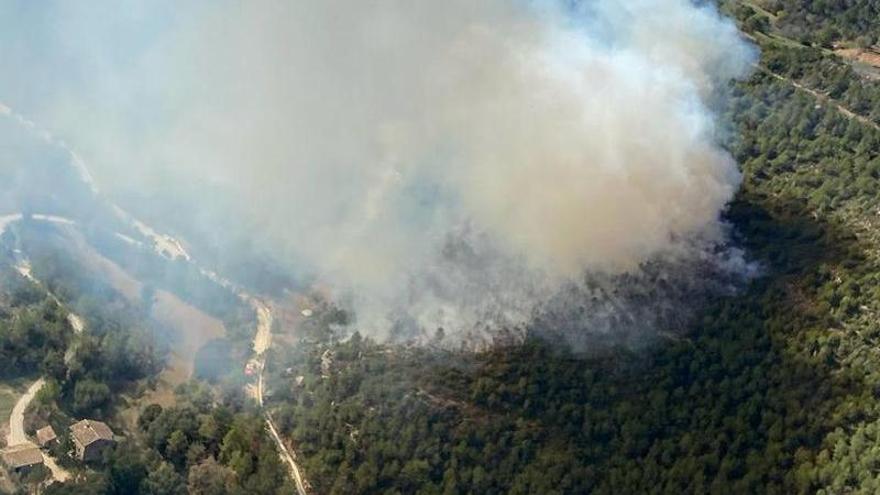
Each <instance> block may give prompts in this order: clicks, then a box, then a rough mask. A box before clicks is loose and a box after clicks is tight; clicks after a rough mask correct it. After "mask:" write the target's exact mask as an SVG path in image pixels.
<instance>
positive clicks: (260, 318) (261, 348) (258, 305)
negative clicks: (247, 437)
mask: <svg viewBox="0 0 880 495" xmlns="http://www.w3.org/2000/svg"><path fill="white" fill-rule="evenodd" d="M241 295H242V297H243V298H245V299H247V300H248V301H249V302H250V303H251V306H253V308H254V311H255V312H256V314H257V332H256V334H255V335H254V345H253V349H254V356H253V357H252V358H251V362H253V363H254V367H255V368H256V371H257V384H256V389H255V390H254V395H255V398H256V399H257V403H258V404H259V405H260V407H261V408H262V407H263V369H264V368H265V367H266V351H268V350H269V347H270V346H271V345H272V321H273V318H272V310H271V309H270V308H269V306H267V305H266V303H264V302H262V301H260V300H259V299H257V298H255V297H253V296H249V295H247V294H246V293H242V294H241ZM263 417H265V418H266V427H267V428H268V430H269V435H270V436H271V437H272V440H273V441H274V442H275V446H276V448H277V449H278V455H279V456H280V457H281V460H282V461H283V462H284V464H286V465H287V468H288V471H289V472H290V476H291V478H293V481H294V483H296V491H297V492H298V493H299V495H307V494H308V491H307V490H306V482H305V481H304V480H303V476H302V473H301V472H300V469H299V466H298V465H297V464H296V453H294V452H292V451H291V450H290V449H289V448H288V447H287V445H286V444H285V443H284V440H282V438H281V435H279V434H278V428H277V427H276V426H275V421H274V420H273V419H272V415H271V414H270V413H269V410H268V409H265V408H264V409H263Z"/></svg>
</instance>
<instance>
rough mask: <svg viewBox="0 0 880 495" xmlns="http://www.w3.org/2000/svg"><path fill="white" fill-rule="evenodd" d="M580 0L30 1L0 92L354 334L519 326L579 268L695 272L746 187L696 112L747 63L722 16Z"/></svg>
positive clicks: (104, 169) (108, 172)
mask: <svg viewBox="0 0 880 495" xmlns="http://www.w3.org/2000/svg"><path fill="white" fill-rule="evenodd" d="M570 3H571V2H555V1H532V2H519V1H513V2H511V1H507V0H486V1H480V2H473V1H469V0H448V1H434V0H431V1H428V0H420V1H413V2H399V1H392V0H380V1H377V2H348V1H342V0H328V1H322V2H285V1H280V0H278V1H274V0H265V1H254V2H204V3H201V4H189V5H188V6H185V7H183V6H178V5H176V4H175V3H174V2H170V3H169V2H166V3H162V2H158V3H155V2H151V3H144V4H137V3H135V4H133V5H131V6H130V7H132V8H130V9H128V10H127V12H128V13H127V14H120V13H113V11H115V10H116V9H111V8H108V5H109V4H107V5H102V2H95V3H92V4H90V6H89V7H87V8H86V7H83V6H81V5H80V6H76V7H73V6H68V5H65V4H64V3H63V2H58V3H57V4H55V5H53V6H52V7H51V8H48V7H46V6H45V5H41V7H40V9H42V11H41V12H39V13H37V12H35V10H37V8H36V7H29V6H27V5H26V3H23V4H22V5H18V6H13V7H9V6H6V7H4V8H5V9H18V10H22V11H25V12H24V13H25V14H26V15H29V16H32V17H34V18H38V21H39V22H37V23H36V25H37V26H40V27H39V28H38V29H37V30H36V31H33V25H31V26H30V29H31V31H29V32H25V31H23V30H22V29H18V28H15V27H14V26H9V29H7V30H4V34H0V55H2V56H3V57H4V59H5V60H13V61H21V62H22V63H21V68H20V70H18V71H17V72H16V73H14V74H12V76H11V77H10V78H8V80H6V81H3V82H2V83H0V89H2V91H3V93H2V94H4V95H8V98H9V100H10V101H8V102H7V103H10V106H13V107H16V108H17V109H20V111H22V112H23V113H26V114H29V115H33V116H34V118H35V119H39V120H40V121H41V122H44V123H48V124H46V125H49V126H52V127H53V130H55V131H57V132H58V133H59V134H60V135H63V136H65V138H66V139H67V140H68V141H69V142H71V143H74V144H75V146H77V148H78V149H79V150H80V151H81V153H82V155H83V157H84V158H85V159H87V161H89V163H90V164H91V165H90V166H91V167H92V172H93V173H94V174H95V176H96V179H97V181H98V182H99V184H100V185H101V186H102V188H103V189H109V190H111V191H112V190H114V189H115V190H120V191H125V190H139V189H151V188H153V189H161V188H163V187H166V186H167V184H168V183H171V182H179V181H181V180H184V181H185V180H190V181H194V182H210V183H211V184H213V186H212V187H216V188H218V189H219V190H222V191H224V192H225V193H226V195H228V197H227V198H226V199H224V201H226V202H232V204H233V205H234V207H235V208H234V209H235V210H237V211H238V213H239V214H240V215H241V217H242V219H243V220H246V221H247V224H248V225H251V226H254V228H255V230H254V232H253V233H252V235H253V237H254V238H255V239H256V240H258V241H259V243H260V244H262V245H263V246H270V247H271V249H272V250H274V251H275V252H276V253H278V254H279V256H280V257H282V258H283V259H285V260H289V262H290V263H291V264H292V265H295V266H297V267H298V268H299V269H300V270H302V269H303V267H305V268H304V269H305V270H307V271H309V272H311V273H313V274H314V275H315V277H316V279H317V280H319V281H320V282H321V283H322V284H324V285H326V286H329V287H331V288H332V289H333V290H335V291H336V292H337V294H339V295H340V297H341V298H342V299H344V300H347V301H350V304H351V305H352V306H353V308H354V309H355V311H356V315H357V321H358V327H359V329H360V330H361V331H362V332H366V333H370V334H373V335H376V336H379V337H385V336H388V335H390V334H391V333H393V332H395V331H396V330H395V329H398V330H399V329H400V328H401V326H403V327H407V328H410V329H415V330H417V331H418V330H427V331H428V332H433V329H435V328H437V327H443V328H444V329H445V330H446V332H447V334H450V333H453V334H456V333H459V332H463V333H469V332H473V331H475V329H477V328H485V327H490V328H491V327H494V326H519V325H523V324H525V323H527V322H528V321H529V320H530V319H531V318H532V317H533V316H534V314H535V310H536V308H537V307H539V306H541V305H543V303H544V302H546V301H548V300H550V299H552V298H554V297H556V295H557V294H558V293H559V292H560V291H563V290H564V291H565V292H567V293H570V289H571V287H572V285H574V286H575V287H578V286H580V284H582V283H583V279H584V276H583V274H584V273H601V274H602V276H603V277H612V278H613V277H615V276H619V275H621V274H626V273H631V272H633V271H638V270H640V268H639V267H640V266H641V265H642V264H644V263H646V262H650V261H652V260H656V259H658V258H664V257H672V258H674V259H675V260H677V261H676V263H679V262H682V260H685V261H684V263H686V262H687V260H688V259H689V256H691V255H694V256H700V257H702V258H705V254H706V253H707V252H712V251H713V250H716V246H717V245H719V244H722V243H723V242H724V238H725V234H724V229H723V227H722V225H721V223H720V222H719V215H720V212H721V211H722V210H723V208H724V206H725V204H726V203H727V202H728V201H729V200H730V199H731V197H732V196H733V194H734V193H735V191H736V189H737V187H738V184H739V173H738V170H737V167H736V164H735V163H733V161H732V159H731V158H730V157H729V156H728V155H727V154H726V152H724V151H723V150H722V149H721V148H720V147H719V146H718V144H717V136H716V130H715V126H714V123H713V113H712V111H711V109H710V107H709V103H708V102H709V101H710V99H711V98H712V97H713V96H715V95H716V94H717V92H718V91H719V90H720V89H721V88H723V87H724V85H725V84H726V82H727V81H729V80H730V79H731V78H737V77H741V76H743V75H745V74H746V72H747V70H748V67H749V65H750V62H751V60H752V58H753V56H754V53H753V51H752V49H751V48H750V47H748V46H747V45H745V44H744V43H743V42H742V41H741V39H740V38H739V36H738V34H737V31H736V28H735V27H734V25H733V24H731V23H730V22H728V21H727V20H724V19H722V18H721V17H720V16H719V15H718V14H717V13H716V11H715V10H714V9H713V8H711V7H707V6H699V5H694V4H693V3H692V2H690V1H688V0H637V1H627V2H622V1H620V2H618V1H610V0H608V1H584V2H575V3H574V5H568V4H570ZM562 4H566V5H564V6H563V5H562ZM107 16H109V17H110V19H109V20H108V19H107ZM9 17H10V18H13V17H12V16H9ZM2 27H6V26H2ZM22 39H29V40H31V41H32V43H28V44H22V43H15V41H20V40H22ZM118 47H125V50H124V53H125V54H126V55H125V56H124V57H123V56H121V54H122V53H123V50H122V49H120V48H118ZM132 53H134V54H135V55H134V56H132V55H131V54H132ZM53 64H54V65H53ZM56 66H59V67H62V68H63V73H62V74H59V75H62V76H65V77H64V78H63V79H61V78H52V77H50V78H45V77H42V76H45V75H47V74H50V75H51V74H52V71H53V70H61V69H55V68H53V67H56ZM35 89H38V90H40V94H42V95H43V96H42V97H41V98H40V99H36V98H34V97H33V96H32V95H33V94H35V93H36V92H35ZM4 98H6V96H5V97H4ZM84 120H87V121H88V125H81V123H82V122H83V121H84ZM199 190H200V189H199V188H198V187H194V188H193V191H195V192H194V194H198V191H199ZM230 198H231V199H230ZM215 200H216V198H215V197H213V196H210V195H205V196H204V197H199V198H198V201H197V202H199V203H202V205H203V207H204V208H210V207H211V203H212V202H214V201H215ZM222 235H223V233H218V237H220V238H222ZM695 246H696V247H695ZM725 257H727V258H729V257H730V255H729V253H727V254H726V255H725ZM728 261H729V260H728ZM704 262H705V259H702V260H701V261H700V263H704ZM725 263H727V262H725ZM725 266H730V263H727V265H725ZM636 278H637V279H638V277H636ZM407 333H409V332H407Z"/></svg>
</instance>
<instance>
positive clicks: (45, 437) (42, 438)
mask: <svg viewBox="0 0 880 495" xmlns="http://www.w3.org/2000/svg"><path fill="white" fill-rule="evenodd" d="M57 438H58V435H56V434H55V430H54V429H53V428H52V426H51V425H49V426H46V427H45V428H40V429H39V430H37V443H39V444H40V445H41V446H42V445H46V444H47V443H49V442H51V441H52V440H55V439H57Z"/></svg>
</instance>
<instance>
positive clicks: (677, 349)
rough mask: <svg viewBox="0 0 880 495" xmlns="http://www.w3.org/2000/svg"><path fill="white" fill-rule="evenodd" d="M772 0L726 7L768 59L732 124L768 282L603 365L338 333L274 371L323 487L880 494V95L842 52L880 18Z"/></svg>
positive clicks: (286, 416) (740, 92) (734, 222)
mask: <svg viewBox="0 0 880 495" xmlns="http://www.w3.org/2000/svg"><path fill="white" fill-rule="evenodd" d="M760 3H761V4H762V5H764V8H763V9H761V8H760V7H755V6H753V5H751V4H748V3H745V2H743V3H740V2H730V3H729V4H728V5H727V7H728V8H729V9H731V10H735V12H734V13H735V15H736V16H737V17H738V20H739V21H740V22H741V23H742V25H743V29H745V30H746V31H747V32H750V33H751V36H753V38H754V39H755V40H756V42H757V43H758V44H759V45H760V48H761V53H762V58H761V60H760V62H759V66H758V67H757V68H756V70H755V71H754V74H753V76H752V77H751V78H750V79H749V80H747V81H743V82H739V83H735V84H733V85H732V86H731V88H730V94H729V97H727V98H726V102H725V105H724V106H725V113H724V122H725V123H726V126H727V128H728V129H727V130H728V131H729V132H727V133H726V134H727V135H728V136H730V137H729V138H728V142H727V146H728V149H729V150H730V152H731V153H732V154H733V155H734V157H735V158H736V160H737V161H738V163H740V164H741V168H742V170H743V173H744V183H743V186H742V188H741V190H740V192H739V194H738V195H737V197H736V199H735V201H734V202H733V203H732V204H731V205H730V207H729V208H728V211H727V212H726V214H725V216H726V220H727V221H728V222H729V223H730V224H731V226H732V227H733V231H734V236H735V240H736V241H737V242H738V243H739V244H740V245H742V246H743V247H745V248H746V250H747V252H748V253H749V255H750V257H751V258H752V259H753V260H754V261H755V262H757V263H759V265H760V266H761V267H762V270H763V274H762V276H761V277H758V278H756V279H755V280H753V281H752V282H751V283H750V284H749V285H748V287H746V288H745V289H744V290H742V291H740V293H738V294H736V295H734V296H724V297H715V298H714V299H713V300H712V301H711V302H710V303H709V304H708V305H707V306H706V307H704V308H703V309H702V310H701V312H700V314H699V315H698V317H697V318H696V319H695V321H694V323H693V324H692V326H691V328H690V331H689V332H688V333H687V334H686V338H684V339H680V340H676V341H667V342H662V343H661V344H659V345H656V346H653V347H652V348H650V349H648V350H643V351H633V350H631V349H629V348H626V347H620V348H617V349H613V350H610V351H609V352H607V353H606V354H604V355H601V356H593V357H586V358H585V357H584V356H578V355H573V354H571V353H569V352H566V351H560V350H559V349H558V348H556V347H553V346H549V345H547V344H546V343H544V342H543V341H541V340H540V339H532V340H529V341H527V342H526V344H524V345H522V346H514V347H510V348H496V349H493V350H491V351H487V352H484V353H479V354H476V355H462V354H458V353H450V352H448V351H442V350H439V349H436V350H432V349H429V348H428V349H425V348H406V347H398V346H388V345H384V344H379V343H376V342H373V341H371V340H369V339H363V338H360V337H359V336H358V335H355V336H354V337H352V338H351V339H348V340H346V341H342V342H340V341H338V340H337V339H335V338H334V335H333V332H332V327H331V326H330V325H327V324H325V323H322V322H320V321H319V322H317V323H316V324H315V327H314V328H313V329H312V330H311V331H310V332H308V333H307V334H308V335H310V336H311V338H309V339H306V340H305V341H304V342H301V343H300V344H298V345H297V346H296V347H295V348H291V349H286V350H283V351H278V352H277V353H276V354H275V355H273V356H272V358H271V359H270V361H269V362H270V372H271V374H270V376H271V379H270V385H271V387H272V393H273V401H274V402H273V404H274V409H275V415H276V417H277V418H278V421H279V423H280V425H281V426H282V429H283V430H284V432H285V433H286V434H287V435H290V437H291V438H292V439H293V442H294V444H295V445H296V446H297V448H298V449H299V451H300V452H301V455H302V456H303V457H304V458H305V463H304V467H305V471H306V473H308V476H309V479H310V481H311V482H312V484H313V485H314V486H315V487H316V491H317V492H319V493H335V494H342V493H421V494H434V493H437V494H440V493H443V494H464V493H515V494H527V493H542V494H554V493H558V494H562V493H608V494H619V493H669V494H680V493H779V494H788V493H826V494H831V493H849V492H853V493H876V492H877V491H878V490H880V476H878V474H877V473H878V468H880V452H878V451H877V449H876V447H875V445H876V444H877V442H878V440H880V437H878V434H880V407H878V401H877V398H878V397H880V354H878V352H877V349H878V338H880V328H878V327H877V324H876V315H877V314H878V312H880V284H878V282H880V271H878V269H880V264H878V253H880V250H878V248H880V236H878V235H877V232H878V228H877V227H878V223H880V218H878V214H880V210H878V209H877V197H878V192H880V191H878V188H880V182H878V179H880V131H878V129H877V128H876V126H875V125H872V123H876V122H877V121H878V117H880V86H878V83H877V82H876V81H874V80H871V79H868V78H866V77H864V76H862V75H861V74H860V73H858V72H857V71H856V70H854V69H853V68H852V66H850V65H849V64H848V63H847V62H846V61H845V60H843V59H840V58H839V57H837V56H835V55H834V54H831V53H829V52H828V51H827V50H825V49H823V48H824V47H826V46H830V43H833V42H836V41H841V40H847V41H853V42H858V43H862V44H864V43H869V44H870V43H873V40H874V38H870V39H861V38H862V37H864V36H868V37H872V36H875V35H876V33H877V24H876V22H877V21H878V19H880V16H878V15H877V12H876V8H877V5H876V2H871V1H861V2H859V1H856V2H795V1H791V2H786V1H783V2H775V3H772V5H771V2H760ZM765 4H766V5H765ZM783 10H784V11H785V13H784V15H783ZM768 12H769V13H770V14H772V15H768ZM756 16H757V17H756ZM750 20H751V22H750ZM793 33H794V34H796V33H813V34H811V35H809V36H806V35H805V36H804V37H803V38H795V39H794V40H793V39H792V38H790V37H791V36H793ZM828 33H830V34H828ZM794 83H797V84H794ZM798 86H800V87H798ZM841 107H842V108H843V109H844V110H849V111H850V112H851V114H847V113H846V112H844V111H842V110H841ZM856 116H863V117H864V118H865V119H867V120H860V119H858V118H856ZM322 329H323V330H322ZM307 331H308V330H307Z"/></svg>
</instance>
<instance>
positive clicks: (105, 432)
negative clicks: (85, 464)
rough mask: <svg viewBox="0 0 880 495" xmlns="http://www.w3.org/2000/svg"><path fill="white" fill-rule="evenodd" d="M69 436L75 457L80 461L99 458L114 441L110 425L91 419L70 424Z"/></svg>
mask: <svg viewBox="0 0 880 495" xmlns="http://www.w3.org/2000/svg"><path fill="white" fill-rule="evenodd" d="M70 437H71V438H72V439H73V445H74V447H76V457H77V459H79V460H81V461H98V460H101V458H102V457H103V454H104V451H105V450H106V449H107V448H109V447H112V446H113V445H114V444H115V443H116V441H115V440H114V439H113V431H112V430H110V427H109V426H107V425H106V424H104V423H102V422H100V421H95V420H92V419H84V420H82V421H80V422H79V423H75V424H74V425H73V426H71V427H70Z"/></svg>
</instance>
